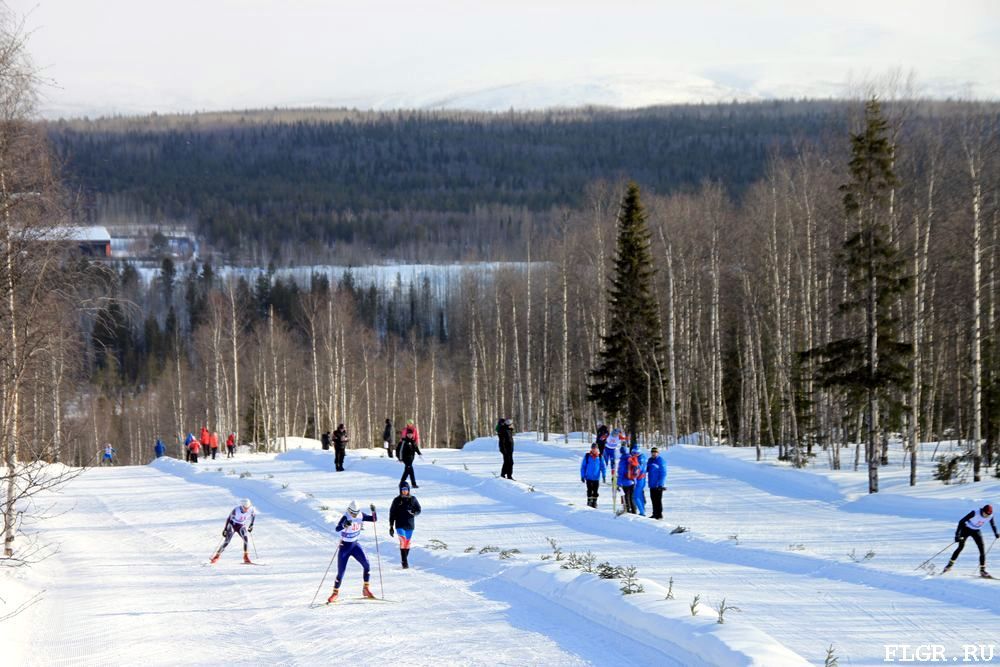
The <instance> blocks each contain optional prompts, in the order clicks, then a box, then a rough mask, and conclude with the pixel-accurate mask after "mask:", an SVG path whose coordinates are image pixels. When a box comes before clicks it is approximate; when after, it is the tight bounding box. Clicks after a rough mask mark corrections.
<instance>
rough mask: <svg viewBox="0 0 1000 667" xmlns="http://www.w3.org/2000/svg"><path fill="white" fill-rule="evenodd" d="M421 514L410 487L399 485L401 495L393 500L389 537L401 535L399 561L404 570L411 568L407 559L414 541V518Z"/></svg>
mask: <svg viewBox="0 0 1000 667" xmlns="http://www.w3.org/2000/svg"><path fill="white" fill-rule="evenodd" d="M418 514H420V503H419V502H417V499H416V498H414V497H413V496H411V495H410V485H409V484H407V483H406V482H400V483H399V495H398V496H396V497H395V498H393V499H392V505H390V506H389V537H392V536H393V535H394V534H396V533H398V534H399V559H400V561H401V562H402V565H403V569H404V570H405V569H407V568H408V567H410V564H409V562H407V559H408V558H409V557H410V540H411V539H413V529H414V528H415V521H414V517H416V516H417V515H418Z"/></svg>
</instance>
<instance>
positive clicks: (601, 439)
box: [595, 422, 614, 465]
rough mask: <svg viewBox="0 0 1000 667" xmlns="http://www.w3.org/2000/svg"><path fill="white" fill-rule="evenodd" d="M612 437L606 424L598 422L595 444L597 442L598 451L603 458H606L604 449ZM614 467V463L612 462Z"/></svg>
mask: <svg viewBox="0 0 1000 667" xmlns="http://www.w3.org/2000/svg"><path fill="white" fill-rule="evenodd" d="M609 435H611V431H610V430H609V429H608V425H607V424H605V423H604V422H597V437H596V438H595V442H597V449H598V451H599V452H601V456H602V457H603V456H604V447H605V446H607V444H608V436H609ZM611 465H614V461H612V462H611Z"/></svg>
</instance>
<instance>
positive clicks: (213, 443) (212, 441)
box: [209, 431, 219, 461]
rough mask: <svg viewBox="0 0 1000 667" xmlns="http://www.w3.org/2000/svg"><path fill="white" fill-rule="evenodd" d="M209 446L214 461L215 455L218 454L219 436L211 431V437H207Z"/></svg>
mask: <svg viewBox="0 0 1000 667" xmlns="http://www.w3.org/2000/svg"><path fill="white" fill-rule="evenodd" d="M209 446H210V447H211V448H212V460H213V461H214V460H215V455H216V454H218V453H219V434H218V433H216V432H215V431H212V435H211V436H209Z"/></svg>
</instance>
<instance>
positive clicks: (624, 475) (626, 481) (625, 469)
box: [604, 445, 635, 514]
mask: <svg viewBox="0 0 1000 667" xmlns="http://www.w3.org/2000/svg"><path fill="white" fill-rule="evenodd" d="M604 451H605V452H607V450H606V449H605V450H604ZM618 453H619V454H620V455H621V456H620V458H619V459H618V488H620V489H621V490H622V495H623V496H624V498H625V508H624V509H625V511H626V512H628V513H629V514H635V496H633V495H632V494H633V493H634V492H635V476H633V475H632V474H631V473H630V472H629V461H630V460H631V457H630V456H629V455H628V450H627V449H625V445H622V446H621V449H620V450H619V451H618Z"/></svg>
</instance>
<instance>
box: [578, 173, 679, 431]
mask: <svg viewBox="0 0 1000 667" xmlns="http://www.w3.org/2000/svg"><path fill="white" fill-rule="evenodd" d="M649 238H650V236H649V229H648V228H647V227H646V214H645V213H644V212H643V210H642V204H641V203H640V201H639V186H637V185H636V184H635V183H629V184H628V190H627V191H626V193H625V197H624V199H622V205H621V209H620V211H619V214H618V242H617V248H616V251H615V252H616V254H615V264H614V269H613V271H612V276H611V282H610V286H609V288H608V316H609V317H608V322H609V326H608V332H607V334H606V335H604V336H603V337H602V339H601V341H602V349H601V351H600V353H599V355H598V359H597V367H596V368H595V369H593V370H592V371H591V372H590V376H591V382H590V385H589V394H590V400H592V401H595V402H596V403H597V404H598V405H599V406H600V407H601V409H602V410H603V411H604V412H605V413H607V414H608V415H611V416H615V417H618V416H624V418H625V423H626V429H627V430H628V432H629V434H631V435H632V436H633V437H634V436H635V434H636V433H637V432H638V430H639V426H640V425H641V424H642V423H643V421H644V419H643V417H644V415H645V414H646V413H647V411H648V409H649V407H650V401H653V400H655V399H656V398H657V397H658V396H659V394H660V392H659V387H658V383H659V382H661V381H662V380H661V379H660V378H661V377H662V375H661V373H660V369H662V368H663V364H662V359H663V341H662V338H661V334H660V321H659V314H658V311H657V306H656V300H655V299H654V297H653V290H652V285H653V275H654V273H655V271H654V269H653V266H652V264H653V262H652V257H651V255H650V249H649V244H650V242H649Z"/></svg>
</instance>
